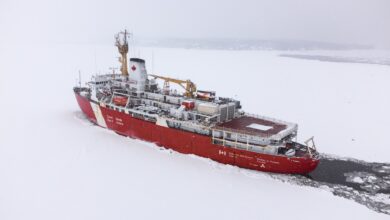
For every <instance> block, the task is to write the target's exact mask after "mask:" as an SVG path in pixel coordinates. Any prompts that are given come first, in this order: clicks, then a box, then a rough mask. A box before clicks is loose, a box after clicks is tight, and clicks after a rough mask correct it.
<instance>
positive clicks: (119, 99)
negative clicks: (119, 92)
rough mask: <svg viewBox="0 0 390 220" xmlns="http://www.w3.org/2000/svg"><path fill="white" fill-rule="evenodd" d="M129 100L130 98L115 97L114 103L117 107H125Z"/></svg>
mask: <svg viewBox="0 0 390 220" xmlns="http://www.w3.org/2000/svg"><path fill="white" fill-rule="evenodd" d="M127 99H128V97H123V96H115V97H114V98H113V99H112V102H113V103H114V104H115V105H118V106H123V107H125V106H126V104H127Z"/></svg>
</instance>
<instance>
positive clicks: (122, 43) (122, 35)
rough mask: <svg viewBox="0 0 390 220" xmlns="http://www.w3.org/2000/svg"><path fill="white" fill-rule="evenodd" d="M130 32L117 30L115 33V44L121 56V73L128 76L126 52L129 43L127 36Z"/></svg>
mask: <svg viewBox="0 0 390 220" xmlns="http://www.w3.org/2000/svg"><path fill="white" fill-rule="evenodd" d="M129 35H130V33H129V32H127V30H126V29H125V31H122V32H119V33H118V34H117V35H115V46H116V47H117V48H118V51H119V53H120V54H121V57H120V58H119V62H120V63H121V73H122V75H123V76H128V75H129V72H128V69H127V52H128V51H129V44H128V42H127V38H129Z"/></svg>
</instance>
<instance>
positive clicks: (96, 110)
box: [90, 102, 107, 128]
mask: <svg viewBox="0 0 390 220" xmlns="http://www.w3.org/2000/svg"><path fill="white" fill-rule="evenodd" d="M90 103H91V107H92V110H93V113H94V114H95V118H96V123H97V124H98V125H99V126H101V127H103V128H106V127H107V125H106V121H105V120H104V117H103V114H102V111H101V110H100V106H99V105H97V104H95V103H93V102H90Z"/></svg>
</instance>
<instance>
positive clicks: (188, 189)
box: [0, 44, 390, 220]
mask: <svg viewBox="0 0 390 220" xmlns="http://www.w3.org/2000/svg"><path fill="white" fill-rule="evenodd" d="M140 51H141V57H143V58H146V59H147V65H148V66H147V67H148V70H151V69H153V70H154V72H155V73H158V74H161V75H171V76H173V77H178V78H183V79H186V78H191V79H192V80H193V81H194V82H196V83H197V85H198V87H199V88H200V89H213V90H216V91H217V94H218V95H221V96H233V97H236V98H238V99H241V100H242V104H243V106H244V109H246V110H247V111H249V112H252V113H259V114H262V115H266V116H271V117H275V118H280V119H283V120H286V121H292V122H297V123H298V124H299V126H300V131H299V132H300V133H299V139H300V140H301V141H302V140H304V139H305V138H307V137H310V136H311V135H314V136H315V138H316V139H315V140H316V144H317V147H318V148H319V150H320V151H321V152H325V153H330V154H336V155H340V156H345V157H354V158H357V159H364V160H368V161H382V162H387V161H388V158H390V153H389V151H388V147H387V146H388V139H387V135H388V134H387V133H388V129H387V128H388V126H389V123H390V117H389V116H388V112H390V99H388V94H390V87H389V86H388V82H389V81H390V67H389V66H381V65H370V64H356V63H328V62H319V61H308V60H298V59H291V58H287V57H279V56H278V55H279V52H277V51H212V50H186V49H167V48H158V49H156V48H154V49H152V48H143V49H141V50H140ZM95 52H96V64H95V58H94V57H95ZM152 52H153V53H152ZM151 54H154V56H153V57H154V61H153V63H154V66H153V67H152V66H151V63H152V62H151V57H152V55H151ZM116 56H117V54H116V49H115V48H114V47H113V46H111V45H107V46H93V45H92V46H91V45H88V46H85V45H49V46H47V45H46V46H42V45H36V46H26V47H23V45H5V44H0V62H1V65H0V77H1V80H0V100H1V101H2V103H3V104H2V105H1V110H0V111H1V115H2V116H3V118H2V120H1V123H0V176H1V181H0V219H5V220H8V219H281V218H289V219H312V218H316V219H339V218H348V219H349V218H351V219H388V218H389V216H388V215H385V214H380V213H376V212H374V211H372V210H370V209H368V208H366V207H365V206H362V205H360V204H358V203H356V202H354V201H351V200H347V199H344V198H341V197H336V196H333V195H332V194H331V193H329V192H328V190H326V187H325V186H322V187H321V189H317V188H311V187H305V186H299V185H296V184H290V183H289V182H284V181H283V178H287V179H290V177H289V176H284V175H281V176H279V177H278V178H274V177H272V175H269V174H265V173H261V172H253V171H248V170H244V169H239V168H237V167H233V166H228V165H222V164H218V163H215V162H212V161H210V160H208V159H204V158H199V157H195V156H193V155H182V154H178V153H175V152H172V151H170V150H162V149H160V148H158V147H156V146H155V145H153V144H150V143H145V142H143V141H139V140H133V139H130V138H126V137H122V136H119V135H116V134H115V133H114V132H111V131H108V130H104V129H102V128H99V127H97V126H94V125H92V124H91V123H90V122H88V121H87V120H86V118H85V117H84V116H83V115H82V113H81V112H80V110H79V107H78V106H77V103H76V100H75V98H74V95H73V91H72V86H73V85H75V81H76V78H77V77H78V70H81V72H82V77H83V80H84V81H85V80H86V79H88V78H89V76H90V75H91V74H92V73H93V72H95V70H98V71H102V72H103V71H105V70H106V69H108V67H111V66H117V65H118V64H117V62H116ZM381 169H383V170H387V168H384V167H383V168H381ZM354 178H356V176H355V177H354ZM281 180H282V181H281ZM362 180H363V179H362ZM371 181H373V180H371ZM328 189H329V188H328ZM377 199H378V200H381V201H382V200H383V201H388V200H389V198H388V197H386V195H383V196H381V197H378V198H377Z"/></svg>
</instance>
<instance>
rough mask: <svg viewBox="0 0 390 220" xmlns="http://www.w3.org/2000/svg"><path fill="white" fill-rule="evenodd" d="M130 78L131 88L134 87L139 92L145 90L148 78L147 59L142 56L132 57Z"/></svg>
mask: <svg viewBox="0 0 390 220" xmlns="http://www.w3.org/2000/svg"><path fill="white" fill-rule="evenodd" d="M129 79H130V82H131V88H134V89H135V90H136V92H137V93H140V92H144V91H145V84H146V79H147V73H146V67H145V60H143V59H140V58H130V65H129Z"/></svg>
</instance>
